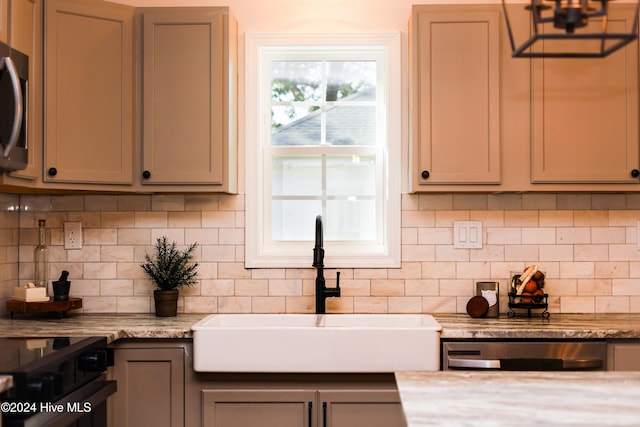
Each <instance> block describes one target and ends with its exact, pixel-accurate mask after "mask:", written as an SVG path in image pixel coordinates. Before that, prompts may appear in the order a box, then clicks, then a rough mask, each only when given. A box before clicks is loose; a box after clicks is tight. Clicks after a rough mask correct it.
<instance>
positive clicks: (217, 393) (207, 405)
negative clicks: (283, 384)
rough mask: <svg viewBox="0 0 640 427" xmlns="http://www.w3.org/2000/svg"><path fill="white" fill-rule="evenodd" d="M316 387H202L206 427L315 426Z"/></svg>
mask: <svg viewBox="0 0 640 427" xmlns="http://www.w3.org/2000/svg"><path fill="white" fill-rule="evenodd" d="M315 399H316V391H315V390H305V389H281V390H274V389H270V390H260V389H237V390H233V389H231V390H222V389H218V390H202V405H203V412H202V416H203V423H202V425H203V427H313V426H315V424H314V420H315V417H316V409H315V407H314V403H315Z"/></svg>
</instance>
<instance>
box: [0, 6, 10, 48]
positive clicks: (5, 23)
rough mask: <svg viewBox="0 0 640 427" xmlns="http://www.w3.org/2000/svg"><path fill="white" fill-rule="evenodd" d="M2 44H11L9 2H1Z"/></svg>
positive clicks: (0, 30) (0, 37)
mask: <svg viewBox="0 0 640 427" xmlns="http://www.w3.org/2000/svg"><path fill="white" fill-rule="evenodd" d="M0 42H2V43H8V42H9V0H0Z"/></svg>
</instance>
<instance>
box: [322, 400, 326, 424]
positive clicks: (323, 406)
mask: <svg viewBox="0 0 640 427" xmlns="http://www.w3.org/2000/svg"><path fill="white" fill-rule="evenodd" d="M322 427H327V402H322Z"/></svg>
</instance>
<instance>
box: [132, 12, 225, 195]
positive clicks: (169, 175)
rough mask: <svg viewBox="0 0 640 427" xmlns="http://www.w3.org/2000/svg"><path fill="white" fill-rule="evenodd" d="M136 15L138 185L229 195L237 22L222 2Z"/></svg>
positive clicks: (147, 187)
mask: <svg viewBox="0 0 640 427" xmlns="http://www.w3.org/2000/svg"><path fill="white" fill-rule="evenodd" d="M140 13H141V14H142V26H143V31H142V56H143V59H142V68H143V71H142V87H143V96H142V99H143V101H142V165H143V167H142V169H143V170H142V176H141V182H142V184H143V186H144V187H145V189H149V188H151V187H153V189H154V190H157V189H162V188H164V189H171V186H175V185H180V190H182V191H184V190H185V189H188V188H189V187H190V186H191V188H193V189H195V190H197V191H203V190H207V191H223V192H231V193H233V192H235V191H236V180H237V171H236V164H237V160H236V107H235V100H236V96H237V95H236V92H237V88H236V73H237V24H236V21H235V19H234V18H233V16H232V15H231V14H230V12H229V9H228V8H226V7H207V8H151V9H140ZM174 189H175V188H174Z"/></svg>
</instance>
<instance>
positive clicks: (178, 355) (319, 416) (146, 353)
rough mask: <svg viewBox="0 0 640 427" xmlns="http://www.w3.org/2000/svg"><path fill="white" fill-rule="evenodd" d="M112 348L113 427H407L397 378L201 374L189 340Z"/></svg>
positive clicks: (130, 342) (139, 342)
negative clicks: (115, 384)
mask: <svg viewBox="0 0 640 427" xmlns="http://www.w3.org/2000/svg"><path fill="white" fill-rule="evenodd" d="M112 347H113V348H114V362H115V363H114V366H113V368H111V369H110V372H109V376H110V378H111V379H115V380H116V381H117V384H118V391H117V392H116V394H115V395H113V396H112V397H111V398H110V399H109V401H108V405H109V409H108V410H109V425H110V426H111V427H138V426H153V427H184V426H186V427H201V426H204V427H271V426H274V427H289V426H291V427H405V426H406V423H405V421H404V415H403V412H402V408H401V405H400V395H399V394H398V390H397V388H396V385H395V378H394V376H393V374H284V373H283V374H259V373H256V374H242V373H226V374H225V373H198V372H194V371H193V359H192V356H193V346H192V343H191V341H190V340H182V339H167V340H159V339H129V340H118V341H116V342H115V343H114V344H112ZM221 351H222V350H221Z"/></svg>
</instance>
